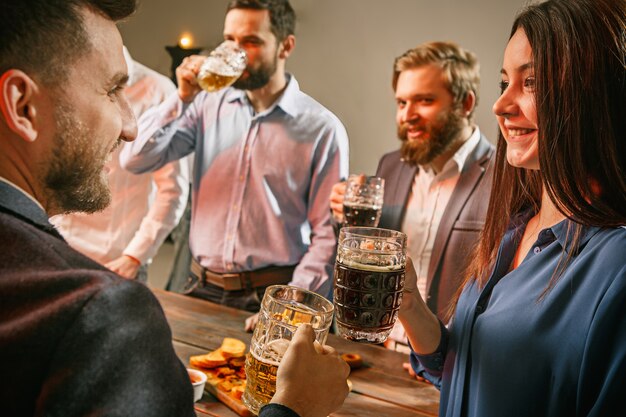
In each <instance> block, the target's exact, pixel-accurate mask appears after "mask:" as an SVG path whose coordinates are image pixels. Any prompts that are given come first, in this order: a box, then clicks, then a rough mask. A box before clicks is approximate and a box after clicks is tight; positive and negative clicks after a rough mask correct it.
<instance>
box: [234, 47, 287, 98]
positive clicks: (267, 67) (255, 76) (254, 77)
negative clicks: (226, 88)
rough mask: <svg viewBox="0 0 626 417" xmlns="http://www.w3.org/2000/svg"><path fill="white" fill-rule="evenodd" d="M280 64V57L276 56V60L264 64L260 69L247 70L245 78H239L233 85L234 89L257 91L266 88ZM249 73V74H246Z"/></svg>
mask: <svg viewBox="0 0 626 417" xmlns="http://www.w3.org/2000/svg"><path fill="white" fill-rule="evenodd" d="M277 63H278V56H276V55H275V56H274V59H273V60H272V61H271V62H269V63H267V64H266V63H262V64H261V65H260V66H259V68H256V69H253V68H246V71H245V72H244V76H242V77H239V79H238V80H237V81H235V82H234V83H233V87H234V88H236V89H238V90H249V91H251V90H256V89H258V88H261V87H265V85H267V83H268V82H269V81H270V78H272V75H274V73H275V72H276V67H277ZM246 73H247V74H246Z"/></svg>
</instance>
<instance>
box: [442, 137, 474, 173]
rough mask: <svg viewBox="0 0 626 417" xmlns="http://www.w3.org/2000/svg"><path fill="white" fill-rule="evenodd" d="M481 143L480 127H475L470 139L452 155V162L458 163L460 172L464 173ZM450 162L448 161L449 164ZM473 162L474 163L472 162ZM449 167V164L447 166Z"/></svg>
mask: <svg viewBox="0 0 626 417" xmlns="http://www.w3.org/2000/svg"><path fill="white" fill-rule="evenodd" d="M479 141H480V129H479V128H478V126H476V127H474V131H473V132H472V134H471V135H470V137H469V139H467V140H466V141H465V143H464V144H463V145H461V147H460V148H459V149H458V150H457V151H456V152H455V153H454V155H452V161H454V162H456V165H457V166H458V168H459V172H463V168H464V167H465V165H466V164H467V163H468V160H469V157H470V155H471V154H472V152H473V151H474V149H476V146H478V142H479ZM449 162H450V161H448V163H449ZM471 162H473V161H471ZM446 165H447V164H446Z"/></svg>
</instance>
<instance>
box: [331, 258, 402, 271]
mask: <svg viewBox="0 0 626 417" xmlns="http://www.w3.org/2000/svg"><path fill="white" fill-rule="evenodd" d="M338 264H339V265H342V266H345V267H348V268H352V269H358V270H360V271H371V272H392V271H402V270H404V268H405V266H404V265H369V264H364V263H361V262H357V261H354V260H350V259H342V260H341V262H338Z"/></svg>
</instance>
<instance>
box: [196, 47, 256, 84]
mask: <svg viewBox="0 0 626 417" xmlns="http://www.w3.org/2000/svg"><path fill="white" fill-rule="evenodd" d="M247 63H248V57H247V55H246V52H245V51H244V50H243V49H242V48H240V47H239V46H237V43H236V42H234V41H224V42H222V43H221V44H219V45H218V47H217V48H215V49H214V50H213V51H211V53H210V54H209V56H208V57H207V58H206V59H205V60H204V62H203V63H202V65H201V66H200V70H199V71H198V77H197V79H198V85H199V86H200V87H202V88H203V89H204V90H206V91H208V92H213V91H217V90H220V89H222V88H225V87H228V86H229V85H231V84H232V83H234V82H235V81H237V79H238V78H239V77H240V76H241V74H242V73H243V70H244V69H246V65H247Z"/></svg>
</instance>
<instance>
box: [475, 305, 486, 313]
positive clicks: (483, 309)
mask: <svg viewBox="0 0 626 417" xmlns="http://www.w3.org/2000/svg"><path fill="white" fill-rule="evenodd" d="M483 311H485V308H484V307H483V306H476V313H478V314H481V313H482V312H483Z"/></svg>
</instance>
